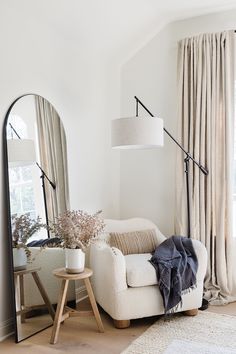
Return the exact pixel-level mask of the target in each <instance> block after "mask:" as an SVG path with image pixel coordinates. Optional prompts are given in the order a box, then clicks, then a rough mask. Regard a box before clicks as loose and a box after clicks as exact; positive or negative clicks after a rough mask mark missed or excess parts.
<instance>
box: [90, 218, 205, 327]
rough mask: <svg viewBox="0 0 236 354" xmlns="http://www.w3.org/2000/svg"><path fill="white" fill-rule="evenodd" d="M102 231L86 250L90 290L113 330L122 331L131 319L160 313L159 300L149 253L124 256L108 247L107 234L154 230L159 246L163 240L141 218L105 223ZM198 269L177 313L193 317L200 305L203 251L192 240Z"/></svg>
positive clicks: (203, 248)
mask: <svg viewBox="0 0 236 354" xmlns="http://www.w3.org/2000/svg"><path fill="white" fill-rule="evenodd" d="M105 223H106V230H105V233H104V236H103V239H101V240H100V241H99V242H98V243H96V244H93V245H92V246H91V250H90V265H91V268H92V269H93V277H92V278H93V280H92V281H93V289H94V293H95V297H96V300H97V302H98V303H99V305H100V306H101V307H102V308H103V309H104V310H105V311H106V312H107V313H108V314H109V315H110V316H111V317H112V318H113V319H114V323H115V326H116V327H117V328H125V327H128V326H129V324H130V320H131V319H135V318H142V317H148V316H154V315H161V314H164V307H163V300H162V296H161V293H160V291H159V289H158V286H157V278H156V272H155V269H154V267H153V266H152V265H151V264H150V262H148V260H149V259H150V258H151V254H150V253H145V254H134V255H127V256H124V255H123V254H122V252H121V251H120V250H119V249H117V248H115V247H110V245H109V233H110V232H130V231H139V230H147V229H149V230H150V229H155V230H156V237H157V240H158V242H159V243H161V242H163V241H164V240H165V239H166V237H165V236H164V235H162V233H161V232H160V231H159V230H158V228H157V227H156V225H155V224H153V223H152V222H151V221H149V220H146V219H141V218H133V219H128V220H105ZM193 245H194V249H195V252H196V254H197V257H198V262H199V267H198V272H197V287H196V289H193V290H192V291H190V292H189V293H187V294H185V295H183V296H182V300H183V302H182V306H181V307H179V308H178V310H177V312H180V311H186V314H195V313H196V311H188V310H194V309H198V308H199V307H200V306H201V303H202V295H203V281H204V277H205V273H206V262H207V252H206V249H205V247H204V245H203V244H202V243H201V242H199V241H197V240H193Z"/></svg>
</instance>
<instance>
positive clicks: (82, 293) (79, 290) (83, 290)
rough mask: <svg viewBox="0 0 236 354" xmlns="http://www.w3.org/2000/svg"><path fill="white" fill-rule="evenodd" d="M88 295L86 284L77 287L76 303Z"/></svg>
mask: <svg viewBox="0 0 236 354" xmlns="http://www.w3.org/2000/svg"><path fill="white" fill-rule="evenodd" d="M87 297H88V294H87V290H86V287H85V285H82V286H80V287H78V288H76V289H75V299H76V303H78V302H80V301H82V300H84V299H86V298H87Z"/></svg>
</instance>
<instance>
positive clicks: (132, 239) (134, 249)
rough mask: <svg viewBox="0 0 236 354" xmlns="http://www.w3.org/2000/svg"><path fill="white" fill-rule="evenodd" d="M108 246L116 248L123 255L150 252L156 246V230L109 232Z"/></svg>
mask: <svg viewBox="0 0 236 354" xmlns="http://www.w3.org/2000/svg"><path fill="white" fill-rule="evenodd" d="M109 243H110V246H111V247H116V248H118V249H119V250H120V251H121V252H122V253H123V254H124V255H127V254H136V253H152V252H153V251H155V249H156V247H157V246H158V241H157V237H156V231H155V230H154V229H153V230H141V231H133V232H125V233H119V232H111V233H110V241H109Z"/></svg>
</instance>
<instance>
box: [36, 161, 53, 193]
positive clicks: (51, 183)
mask: <svg viewBox="0 0 236 354" xmlns="http://www.w3.org/2000/svg"><path fill="white" fill-rule="evenodd" d="M36 165H37V166H38V168H39V169H40V170H41V172H42V174H43V176H44V177H46V179H47V180H48V182H49V183H50V185H51V186H52V188H53V189H56V185H55V184H54V183H53V182H52V181H51V180H50V179H49V178H48V176H47V175H46V173H45V172H44V170H43V169H42V167H41V166H40V165H39V164H38V162H36Z"/></svg>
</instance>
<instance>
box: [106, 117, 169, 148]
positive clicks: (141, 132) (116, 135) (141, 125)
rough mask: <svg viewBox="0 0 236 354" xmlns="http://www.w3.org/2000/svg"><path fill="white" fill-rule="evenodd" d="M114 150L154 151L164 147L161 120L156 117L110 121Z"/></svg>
mask: <svg viewBox="0 0 236 354" xmlns="http://www.w3.org/2000/svg"><path fill="white" fill-rule="evenodd" d="M111 145H112V148H114V149H154V148H157V147H160V146H163V145H164V130H163V120H162V119H161V118H157V117H129V118H120V119H115V120H113V121H112V125H111Z"/></svg>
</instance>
